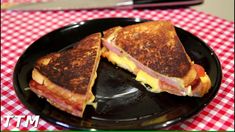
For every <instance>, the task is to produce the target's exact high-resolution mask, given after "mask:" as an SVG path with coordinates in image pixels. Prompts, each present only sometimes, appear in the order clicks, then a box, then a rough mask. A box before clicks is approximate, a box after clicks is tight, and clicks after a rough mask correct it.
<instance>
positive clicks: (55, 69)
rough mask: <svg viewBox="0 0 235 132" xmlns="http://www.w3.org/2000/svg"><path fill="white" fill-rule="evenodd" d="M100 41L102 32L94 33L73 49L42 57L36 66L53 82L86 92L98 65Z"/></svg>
mask: <svg viewBox="0 0 235 132" xmlns="http://www.w3.org/2000/svg"><path fill="white" fill-rule="evenodd" d="M100 41H101V34H100V33H95V34H92V35H90V36H88V37H86V38H84V39H83V40H81V41H80V42H78V43H76V44H75V45H74V47H73V48H72V49H69V50H66V51H62V52H57V53H52V54H49V55H47V56H45V57H42V58H41V59H39V60H38V61H37V63H36V66H35V67H36V69H37V70H38V71H39V72H40V73H41V74H42V75H44V76H45V77H47V78H48V79H50V81H51V82H53V83H55V84H57V85H59V86H61V87H63V88H65V89H68V90H70V91H71V92H75V93H79V94H86V93H87V90H90V88H89V87H90V86H89V83H90V80H91V78H92V77H93V76H94V74H95V72H96V71H94V70H96V68H95V67H97V66H98V64H96V63H98V61H99V55H100V43H101V42H100Z"/></svg>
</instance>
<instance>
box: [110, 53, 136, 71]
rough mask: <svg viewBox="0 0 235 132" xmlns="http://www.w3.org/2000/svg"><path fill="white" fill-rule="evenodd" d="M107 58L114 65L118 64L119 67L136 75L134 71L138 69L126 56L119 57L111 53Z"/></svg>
mask: <svg viewBox="0 0 235 132" xmlns="http://www.w3.org/2000/svg"><path fill="white" fill-rule="evenodd" d="M107 58H108V60H109V61H111V62H112V63H114V64H117V65H118V66H120V67H122V68H124V69H126V70H128V71H130V72H132V73H134V71H135V69H136V65H135V63H134V62H132V61H130V60H129V59H128V58H127V57H126V56H118V55H117V54H115V53H113V52H111V51H109V54H108V56H107Z"/></svg>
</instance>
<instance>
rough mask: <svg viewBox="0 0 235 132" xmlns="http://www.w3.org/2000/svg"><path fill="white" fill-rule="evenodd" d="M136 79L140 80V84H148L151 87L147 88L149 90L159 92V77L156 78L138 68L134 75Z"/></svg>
mask: <svg viewBox="0 0 235 132" xmlns="http://www.w3.org/2000/svg"><path fill="white" fill-rule="evenodd" d="M136 80H137V81H139V82H141V83H142V84H143V83H144V84H148V85H150V86H151V89H149V90H150V91H151V92H154V93H159V92H161V90H160V87H159V79H156V78H154V77H152V76H150V75H149V74H147V73H146V72H144V71H142V70H140V71H139V72H138V73H137V75H136Z"/></svg>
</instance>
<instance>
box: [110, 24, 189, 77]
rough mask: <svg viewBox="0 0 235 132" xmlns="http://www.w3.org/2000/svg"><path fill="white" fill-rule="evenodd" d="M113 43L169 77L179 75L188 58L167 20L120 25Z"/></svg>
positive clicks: (187, 62)
mask: <svg viewBox="0 0 235 132" xmlns="http://www.w3.org/2000/svg"><path fill="white" fill-rule="evenodd" d="M115 44H116V45H117V46H118V47H120V48H122V49H123V50H124V51H125V52H127V53H128V54H130V55H131V56H132V57H133V58H135V59H136V60H138V61H139V62H140V63H142V64H144V65H145V66H147V67H149V68H151V69H152V70H154V71H157V72H159V73H161V74H164V75H167V76H170V77H183V76H185V75H186V74H187V72H188V71H189V70H190V67H191V64H190V60H189V59H188V58H187V55H186V52H185V50H184V48H183V46H182V44H181V42H180V40H179V38H178V36H177V34H176V31H175V28H174V26H173V25H172V24H171V23H170V22H169V21H152V22H145V23H140V24H135V25H130V26H127V27H123V28H122V30H120V31H118V33H117V37H116V39H115Z"/></svg>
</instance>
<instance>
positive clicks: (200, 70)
mask: <svg viewBox="0 0 235 132" xmlns="http://www.w3.org/2000/svg"><path fill="white" fill-rule="evenodd" d="M193 66H194V68H195V70H196V72H197V74H198V76H199V77H203V76H205V70H204V68H203V67H202V66H200V65H198V64H193Z"/></svg>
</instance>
